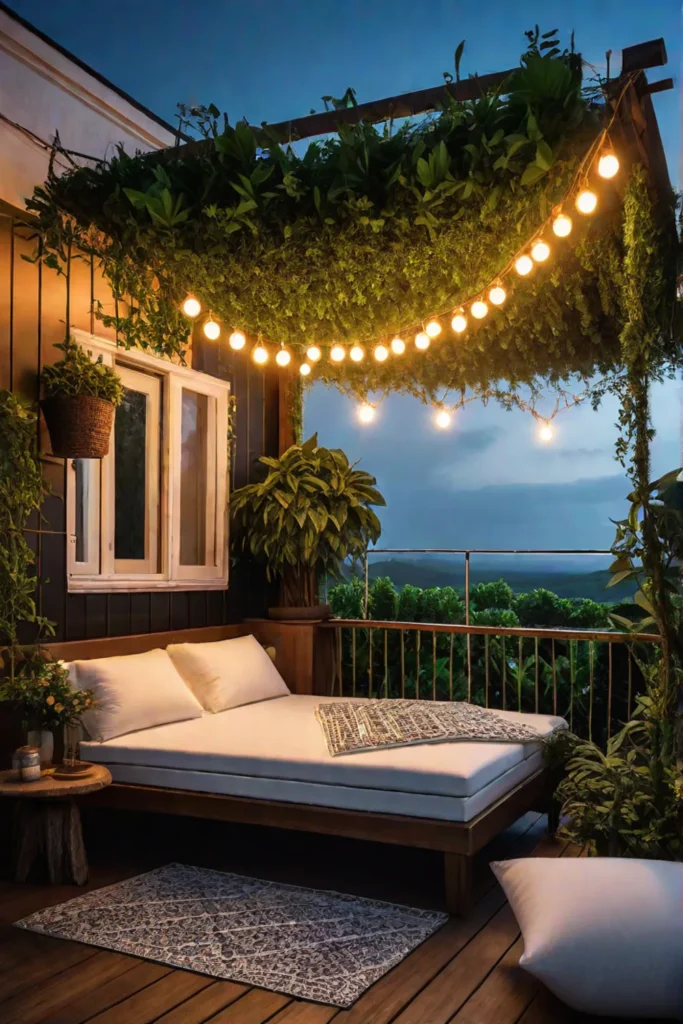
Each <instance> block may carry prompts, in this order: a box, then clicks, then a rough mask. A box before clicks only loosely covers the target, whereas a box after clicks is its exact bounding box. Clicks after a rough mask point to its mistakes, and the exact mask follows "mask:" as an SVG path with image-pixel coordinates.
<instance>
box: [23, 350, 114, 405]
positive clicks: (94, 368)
mask: <svg viewBox="0 0 683 1024" xmlns="http://www.w3.org/2000/svg"><path fill="white" fill-rule="evenodd" d="M55 348H58V349H60V350H61V351H62V352H63V353H64V356H63V358H62V359H60V360H59V361H58V362H56V363H52V364H51V365H49V366H45V367H43V372H42V373H41V375H40V379H41V381H42V383H43V387H44V389H45V394H46V396H47V397H51V396H53V395H63V396H66V397H75V396H76V395H90V396H91V397H93V398H103V399H104V400H105V401H106V402H111V403H112V405H120V404H121V401H122V400H123V385H122V384H121V378H120V377H119V375H118V374H117V373H116V371H115V370H113V369H112V368H111V367H110V366H106V365H105V364H104V363H103V362H102V357H100V358H98V359H97V360H95V361H94V362H93V360H92V359H91V358H90V354H89V353H88V352H86V350H85V349H83V348H81V346H80V345H79V344H77V342H76V341H74V340H73V338H67V340H66V341H63V342H60V343H59V344H58V345H55Z"/></svg>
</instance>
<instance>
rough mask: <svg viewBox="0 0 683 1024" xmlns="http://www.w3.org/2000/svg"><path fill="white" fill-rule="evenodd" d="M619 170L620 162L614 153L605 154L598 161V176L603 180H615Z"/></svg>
mask: <svg viewBox="0 0 683 1024" xmlns="http://www.w3.org/2000/svg"><path fill="white" fill-rule="evenodd" d="M618 170H619V161H618V159H617V157H616V156H615V155H614V153H604V154H603V155H602V156H601V157H600V159H599V160H598V174H599V175H600V177H601V178H613V177H614V175H615V174H616V173H617V172H618Z"/></svg>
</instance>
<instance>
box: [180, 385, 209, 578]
mask: <svg viewBox="0 0 683 1024" xmlns="http://www.w3.org/2000/svg"><path fill="white" fill-rule="evenodd" d="M208 420H209V397H208V395H200V394H198V393H197V392H196V391H187V390H186V389H185V388H183V401H182V421H181V430H182V452H181V459H180V564H181V565H204V563H205V562H206V498H207V483H208V480H207V446H208Z"/></svg>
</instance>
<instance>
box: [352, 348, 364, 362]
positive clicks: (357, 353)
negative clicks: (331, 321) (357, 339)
mask: <svg viewBox="0 0 683 1024" xmlns="http://www.w3.org/2000/svg"><path fill="white" fill-rule="evenodd" d="M349 355H350V356H351V359H352V360H353V362H354V363H360V362H362V360H363V356H364V355H365V349H363V348H361V346H360V345H354V346H353V348H352V349H351V351H350V352H349Z"/></svg>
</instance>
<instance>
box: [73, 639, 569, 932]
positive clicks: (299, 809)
mask: <svg viewBox="0 0 683 1024" xmlns="http://www.w3.org/2000/svg"><path fill="white" fill-rule="evenodd" d="M246 631H247V630H246V629H243V632H246ZM250 631H251V632H257V630H255V629H254V628H253V627H252V628H251V630H250ZM203 632H205V631H202V630H194V631H192V633H193V634H197V635H196V636H193V639H199V640H201V639H202V637H201V635H200V634H202V633H203ZM213 632H214V634H215V630H214V631H213ZM230 635H232V636H234V635H235V632H234V627H233V631H232V632H231V634H230ZM162 637H163V639H162ZM125 639H126V640H131V639H135V640H136V641H138V644H137V646H136V647H135V648H134V649H135V650H136V651H141V650H150V649H151V648H156V647H164V646H165V645H166V643H172V642H174V641H175V640H176V639H177V637H176V636H175V635H174V634H167V635H166V637H164V635H163V634H156V635H155V636H150V637H148V638H147V637H145V638H143V637H137V638H125ZM207 639H208V637H207ZM211 639H215V635H212V636H211ZM164 641H165V642H164ZM104 643H105V644H111V645H112V646H111V648H110V653H120V652H121V651H120V644H119V648H118V649H117V647H116V646H114V641H105V642H104ZM67 648H68V649H67ZM129 649H130V648H126V647H125V646H124V650H123V652H121V653H127V652H128V650H129ZM56 653H59V654H60V655H64V654H66V655H68V656H70V657H74V656H76V657H79V658H87V657H88V654H90V653H91V652H90V651H89V650H88V642H86V643H84V644H80V645H77V644H69V645H62V647H61V649H60V650H59V651H57V652H56ZM103 653H104V651H103V649H102V642H98V646H97V647H96V648H93V649H92V654H93V656H97V657H101V656H102V654H103ZM283 674H284V673H283ZM288 682H289V683H290V688H291V675H290V679H289V680H288ZM325 699H326V700H327V701H329V700H332V699H336V700H344V699H345V698H329V697H327V698H325ZM320 700H321V698H320V697H317V696H314V695H312V694H296V693H294V694H291V695H287V696H278V697H275V698H274V699H269V700H262V701H260V702H258V703H252V704H244V705H242V706H239V707H233V708H230V709H229V710H226V711H221V712H219V713H217V714H214V713H210V712H206V711H205V712H203V713H201V716H200V717H194V718H192V719H190V720H187V721H175V722H173V723H171V724H165V725H157V726H155V727H153V728H145V729H141V730H139V731H136V732H129V733H128V734H127V735H121V736H117V737H116V738H113V739H108V740H105V741H104V742H96V741H88V742H84V743H83V744H82V747H81V754H82V757H83V758H85V759H87V760H90V761H95V762H98V763H101V764H105V765H107V767H108V768H109V769H110V771H111V773H112V776H113V779H114V785H113V786H111V787H109V789H107V790H103V791H102V792H101V793H100V794H97V795H96V801H97V802H98V803H99V804H101V805H105V806H109V807H116V808H122V809H123V808H129V809H133V808H135V809H146V810H149V811H155V812H164V813H178V814H184V815H191V816H199V817H210V818H216V819H221V820H231V821H243V822H255V823H259V824H264V825H273V826H278V827H283V828H295V829H304V830H308V831H314V832H315V831H317V832H326V833H332V834H338V835H345V836H353V837H357V838H364V839H372V840H375V841H384V842H389V843H399V844H405V845H410V846H421V847H427V848H430V849H437V850H441V851H443V853H444V855H445V869H446V898H447V906H448V909H449V910H450V911H451V912H453V913H455V912H458V913H462V912H463V911H464V910H465V909H466V906H467V902H468V895H469V888H470V882H471V866H472V856H473V854H474V853H476V852H477V850H479V849H481V847H482V846H484V845H485V844H486V843H487V842H488V841H489V840H490V839H491V838H493V837H494V836H495V835H496V834H497V833H498V832H499V831H501V830H502V829H504V828H506V827H508V826H509V825H510V824H512V823H513V822H514V821H515V820H516V819H517V818H518V817H519V816H520V815H522V814H524V813H526V812H527V811H528V810H530V809H539V810H542V809H545V806H544V805H545V802H546V800H547V790H546V779H545V775H544V772H543V770H542V765H541V751H540V748H539V746H538V745H537V744H526V745H522V744H517V743H488V742H486V743H482V742H478V743H471V742H462V741H460V742H456V743H439V744H421V745H416V746H408V747H397V748H391V749H382V750H372V751H367V752H362V753H354V754H349V755H344V756H340V757H334V758H333V757H331V756H330V754H329V753H328V751H327V748H326V744H325V739H324V737H323V733H322V730H321V728H320V725H319V723H318V721H317V720H316V717H315V714H314V710H315V707H316V705H317V704H319V703H320ZM503 714H505V715H506V717H508V718H511V719H519V720H520V721H522V722H525V723H526V724H528V725H532V726H533V727H534V728H535V729H536V730H537V731H538V732H539V734H541V735H547V734H549V733H550V732H552V731H553V729H554V728H557V727H558V726H562V725H564V723H563V721H562V719H558V718H553V717H550V716H544V715H517V714H516V713H515V712H504V713H503ZM91 802H93V800H92V798H91Z"/></svg>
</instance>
